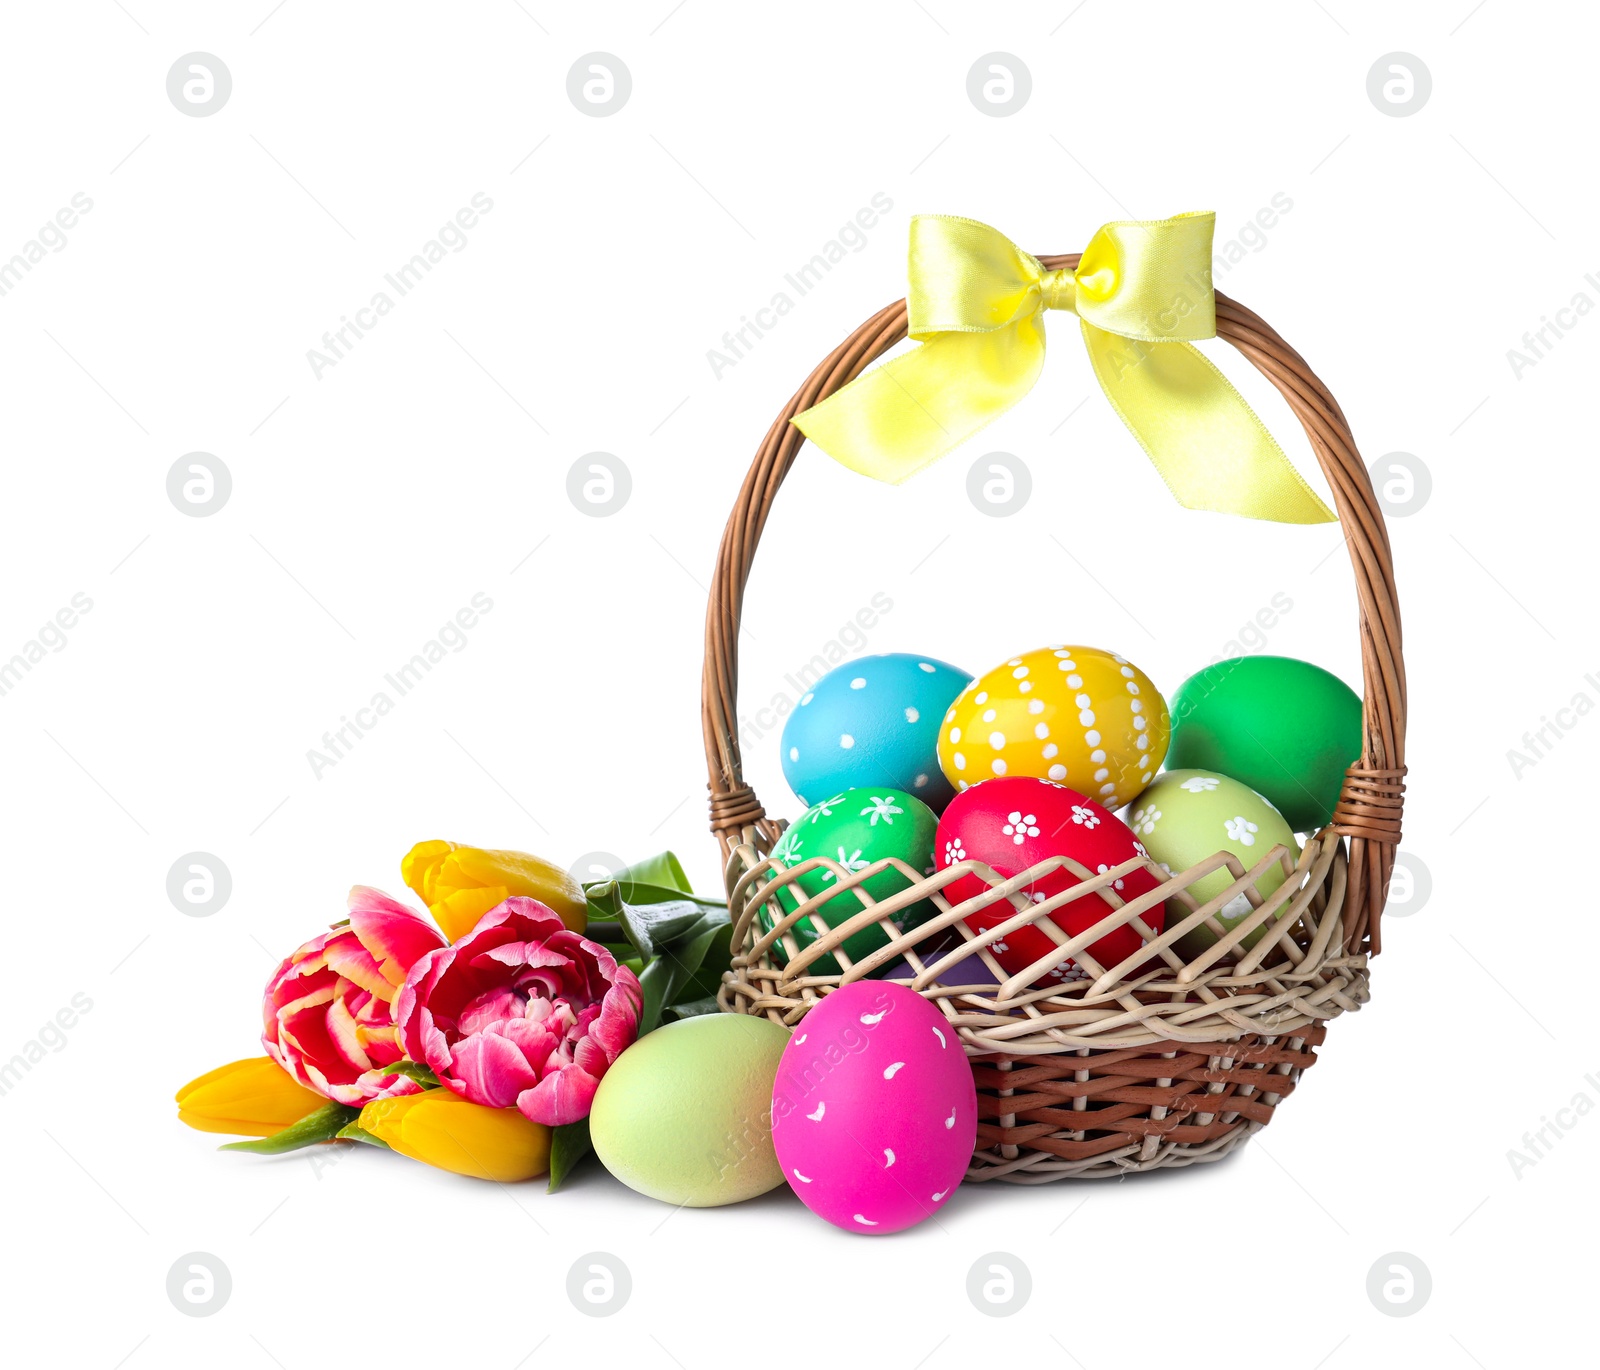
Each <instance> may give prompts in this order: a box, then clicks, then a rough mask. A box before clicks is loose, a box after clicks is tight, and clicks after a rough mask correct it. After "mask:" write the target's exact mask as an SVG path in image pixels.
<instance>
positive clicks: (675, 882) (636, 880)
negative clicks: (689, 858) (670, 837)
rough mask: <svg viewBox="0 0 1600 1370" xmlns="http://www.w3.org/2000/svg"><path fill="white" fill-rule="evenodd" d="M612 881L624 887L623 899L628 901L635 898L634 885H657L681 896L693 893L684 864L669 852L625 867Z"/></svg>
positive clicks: (660, 853) (659, 853) (657, 854)
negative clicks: (632, 888) (633, 893)
mask: <svg viewBox="0 0 1600 1370" xmlns="http://www.w3.org/2000/svg"><path fill="white" fill-rule="evenodd" d="M611 880H612V882H613V883H614V884H618V885H621V886H622V887H623V891H624V895H623V897H624V898H628V899H632V898H633V895H632V892H631V890H630V889H629V887H630V886H633V885H657V886H664V887H665V888H667V889H671V890H676V891H677V892H678V893H679V894H692V893H693V890H692V889H691V888H690V886H689V877H688V876H687V875H685V874H684V873H683V863H682V862H681V861H679V860H678V858H677V856H675V855H674V854H673V853H672V852H669V851H664V852H657V853H656V854H655V855H654V856H648V857H646V858H645V859H644V860H643V861H635V862H633V864H632V865H628V866H624V867H623V868H622V869H621V870H619V871H618V872H617V873H616V874H615V875H613V876H612V877H611Z"/></svg>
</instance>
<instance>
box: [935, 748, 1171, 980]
mask: <svg viewBox="0 0 1600 1370" xmlns="http://www.w3.org/2000/svg"><path fill="white" fill-rule="evenodd" d="M1144 854H1145V850H1144V847H1143V846H1142V845H1141V844H1140V842H1139V840H1138V838H1136V837H1135V836H1134V835H1133V830H1132V829H1131V828H1129V827H1128V825H1127V824H1126V823H1124V822H1123V821H1122V820H1121V819H1120V818H1117V817H1116V816H1115V815H1114V814H1112V813H1110V812H1108V811H1107V810H1106V809H1104V808H1102V807H1101V806H1100V805H1099V804H1096V803H1095V802H1094V800H1092V799H1090V798H1088V797H1087V796H1086V795H1082V794H1079V793H1078V791H1077V790H1070V789H1068V788H1067V787H1066V786H1065V785H1058V784H1056V783H1055V782H1054V781H1050V780H1038V779H1035V778H1034V777H1032V776H1023V775H1017V776H997V777H996V778H995V779H993V780H985V781H982V782H980V783H979V784H976V785H972V786H970V787H968V788H967V789H965V790H962V791H961V793H959V794H958V795H956V797H955V798H954V799H952V800H951V801H950V803H949V805H948V806H947V807H946V809H945V811H944V814H943V816H942V817H941V818H940V819H939V831H938V837H937V839H936V841H935V843H934V849H933V855H934V862H935V864H936V866H937V868H938V869H939V870H944V869H946V868H947V867H949V866H954V865H959V864H960V863H961V862H962V861H966V860H969V859H970V860H977V861H982V862H983V863H984V864H985V865H986V866H988V867H989V868H990V869H992V870H993V871H994V872H995V873H996V874H997V875H1001V876H1005V877H1006V878H1008V879H1009V878H1010V877H1011V876H1014V875H1018V874H1021V873H1022V872H1023V871H1025V870H1027V869H1028V868H1029V867H1030V866H1035V865H1037V864H1038V863H1039V862H1041V861H1044V860H1047V859H1049V858H1050V857H1052V856H1065V857H1069V858H1070V859H1072V860H1073V861H1076V862H1078V864H1079V865H1081V866H1083V867H1084V868H1085V869H1087V870H1090V871H1094V872H1097V873H1102V872H1105V871H1108V870H1110V869H1112V868H1113V867H1115V866H1120V865H1122V863H1123V862H1125V861H1129V860H1132V859H1133V858H1134V857H1136V856H1143V855H1144ZM1079 880H1080V877H1079V876H1078V875H1077V874H1076V873H1075V872H1074V871H1072V870H1070V869H1069V868H1067V867H1062V868H1061V869H1060V870H1057V871H1055V872H1053V873H1052V874H1050V875H1046V876H1043V877H1041V878H1040V879H1038V880H1036V881H1035V882H1034V883H1033V884H1032V885H1029V886H1028V887H1027V888H1026V889H1024V890H1023V891H1022V892H1023V893H1024V894H1026V895H1027V896H1028V897H1029V898H1030V899H1032V900H1033V902H1034V903H1036V904H1037V903H1042V902H1043V901H1044V900H1046V899H1048V898H1049V897H1050V896H1051V895H1054V894H1059V893H1061V891H1063V890H1066V889H1070V888H1071V887H1072V886H1074V885H1076V884H1078V883H1079ZM1160 883H1161V882H1160V881H1159V880H1158V879H1157V878H1156V877H1155V876H1154V875H1152V874H1151V873H1150V872H1149V871H1148V870H1146V869H1143V868H1139V869H1136V870H1133V871H1130V872H1129V873H1128V874H1127V875H1125V876H1123V877H1121V878H1120V879H1118V880H1117V881H1116V882H1115V884H1114V886H1112V888H1114V889H1115V890H1116V893H1117V896H1118V898H1120V899H1121V900H1122V902H1123V903H1129V902H1131V901H1132V900H1134V899H1137V898H1138V897H1139V896H1140V895H1142V894H1148V893H1149V892H1150V891H1151V890H1153V889H1155V888H1156V887H1157V886H1158V885H1159V884H1160ZM988 888H989V886H988V884H987V883H986V882H985V881H984V880H982V879H981V878H980V877H979V876H977V875H975V874H973V873H971V872H968V873H967V874H965V875H963V876H962V877H961V878H960V879H958V880H955V881H953V882H952V883H951V884H949V885H947V886H946V887H945V890H944V897H945V898H946V899H947V900H949V901H950V903H951V904H959V903H961V902H962V901H963V900H966V899H971V898H973V897H975V896H977V895H980V894H982V893H983V892H984V891H985V890H987V889H988ZM1112 910H1113V905H1112V904H1110V903H1109V902H1108V901H1107V900H1105V899H1104V898H1102V897H1101V896H1100V895H1099V894H1086V895H1084V896H1083V897H1082V898H1080V899H1075V900H1074V901H1073V902H1072V903H1070V904H1064V905H1062V906H1061V907H1060V908H1058V909H1056V910H1055V912H1054V913H1053V914H1051V915H1050V918H1051V921H1052V922H1054V923H1055V925H1056V927H1057V928H1059V929H1060V930H1061V931H1062V932H1063V933H1065V934H1066V935H1067V936H1068V937H1076V936H1077V935H1078V934H1079V933H1081V932H1084V931H1086V930H1087V929H1089V928H1091V927H1093V926H1094V925H1095V924H1096V923H1098V922H1099V921H1100V920H1101V919H1102V918H1104V917H1106V916H1107V915H1108V914H1109V913H1111V912H1112ZM1016 913H1017V909H1016V908H1015V907H1014V906H1013V905H1012V904H1011V903H1010V902H1009V901H1007V900H1001V901H999V902H998V903H996V904H993V905H991V906H990V907H989V908H987V909H984V910H983V911H982V912H980V913H976V914H972V915H970V916H969V917H968V918H966V919H965V920H964V921H965V922H966V924H967V926H968V927H969V928H970V929H971V930H972V931H974V932H981V931H983V930H984V929H986V928H993V927H998V926H999V925H1000V924H1001V923H1003V922H1005V921H1006V920H1007V919H1009V918H1013V917H1015V916H1016ZM1143 919H1144V922H1145V924H1146V925H1147V926H1148V927H1149V928H1150V929H1151V930H1152V931H1154V932H1158V933H1159V932H1160V931H1161V930H1162V929H1163V928H1164V927H1165V925H1166V909H1165V906H1164V905H1162V904H1157V905H1156V906H1155V907H1154V908H1152V909H1149V910H1147V911H1146V912H1145V913H1144V915H1143ZM1056 945H1057V943H1056V942H1055V941H1054V940H1053V939H1052V938H1051V937H1050V935H1049V934H1048V933H1046V932H1045V931H1044V930H1043V929H1042V928H1040V927H1037V926H1031V925H1030V926H1028V927H1023V928H1019V929H1018V930H1017V931H1016V932H1014V933H1010V934H1008V935H1007V936H1006V937H1004V938H1002V939H1001V940H1000V941H998V942H995V943H994V944H992V945H991V946H990V948H989V950H990V952H991V953H992V954H993V955H994V958H995V959H996V960H997V961H998V962H999V963H1000V965H1001V966H1002V967H1003V968H1004V969H1005V970H1006V971H1007V972H1008V973H1009V974H1012V975H1015V974H1018V973H1019V972H1021V971H1024V970H1026V969H1027V968H1028V967H1029V966H1030V965H1032V964H1033V963H1034V962H1035V961H1037V960H1038V959H1039V958H1040V957H1041V956H1045V955H1048V954H1049V953H1050V952H1051V951H1052V950H1053V949H1054V948H1055V947H1056ZM1143 945H1144V939H1143V938H1142V937H1140V936H1139V934H1138V932H1137V931H1136V930H1135V929H1134V928H1132V927H1130V926H1126V925H1124V926H1123V927H1120V928H1117V929H1115V930H1114V931H1112V932H1109V933H1107V934H1106V935H1105V936H1104V937H1102V938H1101V939H1100V940H1099V941H1097V942H1093V943H1091V944H1090V945H1089V947H1088V954H1089V955H1090V956H1092V957H1094V959H1095V960H1096V961H1097V962H1099V964H1100V965H1101V966H1102V967H1104V968H1107V969H1109V968H1110V967H1112V966H1114V965H1117V964H1119V963H1120V962H1122V961H1124V960H1126V959H1127V958H1128V957H1129V956H1132V955H1134V954H1136V953H1137V952H1138V951H1139V949H1140V948H1141V947H1142V946H1143ZM1073 965H1074V963H1073V962H1071V961H1068V962H1066V964H1065V965H1064V966H1058V967H1056V968H1055V969H1054V970H1052V971H1050V972H1048V973H1047V974H1046V975H1045V976H1044V978H1043V979H1042V980H1040V981H1039V983H1040V984H1048V983H1050V982H1052V981H1059V980H1064V979H1068V978H1070V977H1071V975H1072V968H1073Z"/></svg>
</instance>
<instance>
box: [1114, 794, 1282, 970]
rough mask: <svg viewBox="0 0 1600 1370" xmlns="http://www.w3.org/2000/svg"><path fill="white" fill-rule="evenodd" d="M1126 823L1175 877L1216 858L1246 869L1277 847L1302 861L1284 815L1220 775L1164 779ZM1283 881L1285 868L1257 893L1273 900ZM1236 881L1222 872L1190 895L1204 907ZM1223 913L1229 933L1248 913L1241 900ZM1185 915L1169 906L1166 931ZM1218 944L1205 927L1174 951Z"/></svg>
mask: <svg viewBox="0 0 1600 1370" xmlns="http://www.w3.org/2000/svg"><path fill="white" fill-rule="evenodd" d="M1127 817H1128V826H1129V827H1130V828H1132V829H1133V831H1134V835H1135V836H1136V837H1137V838H1138V839H1139V841H1140V842H1142V843H1143V844H1144V848H1145V850H1146V851H1147V852H1149V853H1150V856H1151V857H1152V859H1154V860H1155V861H1158V862H1160V863H1161V864H1162V865H1163V866H1165V867H1166V868H1167V869H1168V870H1169V871H1171V872H1172V873H1174V874H1177V873H1179V872H1181V871H1184V870H1187V869H1188V868H1189V867H1190V866H1193V865H1195V864H1197V863H1198V862H1200V861H1203V860H1205V858H1206V857H1208V856H1213V855H1215V854H1216V853H1217V852H1219V851H1225V852H1232V853H1233V854H1234V855H1235V856H1236V857H1238V858H1239V864H1240V865H1241V866H1243V867H1244V868H1245V869H1246V870H1249V869H1250V868H1251V867H1252V866H1254V865H1256V863H1257V862H1259V861H1260V860H1261V858H1262V857H1263V856H1265V855H1266V854H1267V853H1268V852H1270V851H1271V850H1272V849H1273V848H1274V847H1276V846H1280V845H1281V846H1284V847H1287V848H1288V849H1289V852H1290V854H1291V858H1298V856H1299V854H1300V846H1299V844H1298V843H1297V842H1296V841H1295V836H1294V831H1293V829H1291V828H1290V827H1289V824H1288V822H1287V821H1286V820H1285V819H1284V817H1283V815H1282V814H1280V813H1279V812H1278V811H1277V810H1276V809H1275V808H1273V807H1272V805H1271V804H1269V803H1268V802H1267V801H1266V800H1265V799H1263V798H1262V797H1261V796H1260V795H1259V794H1257V793H1256V792H1255V791H1254V790H1252V789H1251V788H1250V787H1249V786H1248V785H1243V784H1240V782H1239V781H1237V780H1232V779H1230V778H1229V777H1227V776H1225V775H1219V774H1218V773H1217V772H1216V771H1196V770H1180V771H1166V772H1163V773H1162V774H1161V775H1159V776H1157V777H1156V779H1155V781H1154V782H1153V783H1152V784H1151V785H1150V786H1149V787H1148V788H1147V789H1146V790H1145V791H1144V792H1143V793H1142V794H1140V796H1139V797H1138V798H1137V799H1135V800H1134V801H1133V803H1132V804H1130V805H1129V806H1128V815H1127ZM1285 879H1287V876H1285V874H1284V872H1283V870H1282V868H1281V867H1279V866H1275V867H1273V868H1272V869H1270V870H1268V871H1267V873H1266V874H1265V875H1263V876H1262V877H1261V881H1260V884H1259V885H1258V886H1257V888H1258V889H1259V890H1260V891H1261V893H1262V894H1263V895H1268V894H1271V893H1272V891H1273V890H1275V889H1277V888H1278V886H1280V885H1281V884H1283V882H1284V880H1285ZM1233 880H1234V877H1233V876H1232V875H1231V874H1230V873H1229V872H1228V870H1227V868H1226V867H1223V868H1222V869H1221V870H1218V871H1214V872H1212V873H1211V874H1210V875H1208V876H1206V877H1205V878H1204V879H1203V880H1200V881H1197V882H1196V883H1195V884H1193V885H1191V886H1189V893H1190V895H1192V896H1193V897H1194V899H1195V900H1196V902H1198V903H1201V904H1203V903H1205V902H1206V901H1207V900H1209V899H1212V898H1214V897H1215V896H1216V895H1218V894H1220V893H1222V891H1223V890H1225V889H1226V888H1227V887H1228V886H1229V885H1231V884H1232V883H1233ZM1224 907H1225V909H1226V910H1227V911H1226V912H1224V913H1221V914H1219V915H1218V921H1219V922H1221V923H1222V925H1223V926H1224V927H1227V928H1232V927H1233V926H1234V925H1235V924H1236V923H1238V922H1239V920H1240V919H1242V918H1244V917H1245V916H1246V915H1248V914H1249V912H1250V905H1249V901H1248V900H1247V899H1245V897H1244V896H1243V895H1240V896H1238V897H1237V898H1236V899H1235V900H1233V901H1231V902H1230V903H1229V904H1227V905H1225V906H1224ZM1180 916H1181V912H1180V910H1179V908H1178V907H1177V906H1175V905H1174V906H1172V907H1171V908H1170V911H1169V913H1168V916H1167V923H1168V926H1172V925H1174V924H1176V923H1177V922H1178V921H1179V919H1180ZM1261 931H1262V930H1258V931H1256V932H1254V933H1252V934H1251V935H1250V936H1249V937H1247V938H1246V939H1245V942H1246V945H1250V946H1253V945H1254V944H1255V943H1256V942H1258V941H1260V940H1261ZM1215 941H1216V938H1215V936H1214V935H1213V934H1212V933H1211V932H1210V931H1209V929H1206V928H1204V927H1201V928H1199V929H1197V930H1196V931H1194V932H1191V933H1189V934H1188V935H1187V936H1186V937H1185V938H1184V939H1183V940H1182V941H1181V942H1179V943H1178V947H1177V950H1178V952H1179V954H1180V955H1184V956H1196V955H1198V954H1199V953H1200V952H1202V951H1204V950H1205V948H1206V947H1208V946H1210V945H1211V944H1212V943H1214V942H1215Z"/></svg>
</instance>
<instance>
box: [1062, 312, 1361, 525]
mask: <svg viewBox="0 0 1600 1370" xmlns="http://www.w3.org/2000/svg"><path fill="white" fill-rule="evenodd" d="M1080 323H1082V328H1083V342H1084V346H1085V347H1086V348H1087V349H1088V351H1089V360H1090V362H1091V363H1093V365H1094V373H1095V376H1096V377H1097V378H1098V379H1099V381H1100V388H1101V389H1102V390H1104V391H1105V393H1106V398H1107V399H1108V400H1110V401H1111V406H1112V408H1114V409H1115V410H1116V411H1117V414H1118V415H1119V416H1120V417H1121V419H1122V421H1123V423H1125V424H1126V425H1127V426H1128V431H1129V432H1130V433H1132V434H1133V436H1134V437H1135V438H1137V439H1138V441H1139V445H1140V446H1141V447H1143V448H1144V450H1145V452H1146V453H1147V454H1148V456H1149V457H1150V460H1151V461H1152V462H1153V463H1154V464H1155V468H1156V470H1157V471H1159V472H1160V473H1161V479H1162V480H1164V481H1166V483H1167V488H1168V489H1169V490H1171V491H1172V493H1173V495H1174V496H1176V498H1177V500H1178V502H1179V503H1180V504H1182V505H1183V506H1184V507H1185V508H1188V509H1209V510H1213V511H1215V512H1217V513H1222V514H1239V515H1242V516H1243V517H1245V518H1254V519H1270V520H1272V521H1273V522H1276V523H1333V522H1335V516H1334V514H1333V512H1332V510H1330V509H1329V508H1328V506H1327V505H1326V504H1324V503H1323V502H1322V500H1321V499H1320V498H1318V496H1317V493H1316V491H1314V490H1313V489H1312V488H1311V487H1310V486H1309V485H1307V484H1306V482H1305V478H1304V477H1303V476H1301V474H1300V473H1299V472H1298V471H1297V470H1295V468H1294V465H1293V463H1291V462H1290V460H1289V458H1288V457H1287V456H1285V455H1284V452H1283V449H1282V448H1281V447H1279V446H1278V443H1277V440H1276V439H1275V438H1274V437H1273V436H1272V434H1271V433H1269V432H1268V431H1267V429H1266V425H1264V424H1263V423H1262V422H1261V420H1260V419H1259V418H1258V417H1257V416H1256V413H1255V411H1254V410H1253V409H1251V408H1250V406H1249V405H1248V404H1246V403H1245V400H1244V397H1243V396H1242V395H1240V394H1239V392H1238V391H1237V390H1235V389H1234V388H1233V385H1232V383H1231V382H1230V381H1229V380H1228V378H1227V377H1226V376H1224V375H1223V374H1222V372H1220V371H1219V370H1217V368H1216V367H1215V366H1214V365H1213V364H1212V363H1211V360H1210V358H1208V357H1206V356H1205V355H1204V354H1203V353H1202V352H1201V351H1200V350H1199V349H1198V348H1196V347H1194V346H1192V345H1191V344H1189V343H1183V342H1157V343H1149V342H1140V341H1138V340H1137V339H1132V338H1123V337H1119V336H1117V335H1116V334H1115V333H1108V332H1106V331H1105V330H1104V329H1100V328H1095V327H1094V326H1093V325H1091V324H1088V323H1083V322H1082V321H1081V320H1080Z"/></svg>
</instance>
